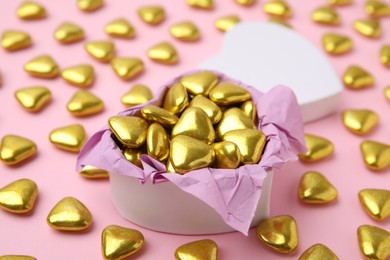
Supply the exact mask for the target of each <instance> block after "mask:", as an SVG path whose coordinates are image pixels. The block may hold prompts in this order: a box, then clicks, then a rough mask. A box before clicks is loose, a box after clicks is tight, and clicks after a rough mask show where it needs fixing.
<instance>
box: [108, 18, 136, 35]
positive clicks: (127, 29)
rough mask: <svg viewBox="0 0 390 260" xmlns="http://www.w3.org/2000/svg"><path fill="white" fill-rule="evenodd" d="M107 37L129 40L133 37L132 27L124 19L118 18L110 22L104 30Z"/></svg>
mask: <svg viewBox="0 0 390 260" xmlns="http://www.w3.org/2000/svg"><path fill="white" fill-rule="evenodd" d="M104 30H105V31H106V33H107V34H108V35H111V36H114V37H118V38H125V39H131V38H133V37H134V36H135V30H134V27H133V26H132V25H131V24H130V23H129V22H128V21H127V20H126V19H124V18H119V19H115V20H113V21H111V22H110V23H108V24H107V25H106V27H105V28H104Z"/></svg>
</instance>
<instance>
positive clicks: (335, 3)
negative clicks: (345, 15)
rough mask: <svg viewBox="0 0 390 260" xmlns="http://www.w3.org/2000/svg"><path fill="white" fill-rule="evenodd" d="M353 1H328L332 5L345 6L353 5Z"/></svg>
mask: <svg viewBox="0 0 390 260" xmlns="http://www.w3.org/2000/svg"><path fill="white" fill-rule="evenodd" d="M352 2H353V0H328V3H329V4H330V5H335V6H345V5H350V4H352Z"/></svg>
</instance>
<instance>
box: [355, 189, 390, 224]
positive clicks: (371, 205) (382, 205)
mask: <svg viewBox="0 0 390 260" xmlns="http://www.w3.org/2000/svg"><path fill="white" fill-rule="evenodd" d="M359 200H360V203H361V204H362V205H363V207H364V209H365V211H366V212H367V213H368V214H369V215H370V216H371V217H372V218H374V219H376V220H383V219H386V218H388V217H390V190H381V189H364V190H361V191H360V192H359Z"/></svg>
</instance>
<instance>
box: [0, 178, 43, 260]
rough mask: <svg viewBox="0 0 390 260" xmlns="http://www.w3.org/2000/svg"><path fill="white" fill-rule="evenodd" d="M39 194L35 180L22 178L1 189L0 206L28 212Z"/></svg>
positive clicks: (13, 210) (16, 211) (13, 211)
mask: <svg viewBox="0 0 390 260" xmlns="http://www.w3.org/2000/svg"><path fill="white" fill-rule="evenodd" d="M37 196H38V186H37V185H36V184H35V182H33V181H32V180H29V179H20V180H17V181H14V182H11V183H10V184H8V185H6V186H5V187H3V188H1V189H0V208H2V209H4V210H6V211H9V212H12V213H26V212H29V211H30V210H32V208H33V207H34V202H35V199H36V198H37ZM0 259H1V258H0Z"/></svg>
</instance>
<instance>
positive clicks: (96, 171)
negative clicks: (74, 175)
mask: <svg viewBox="0 0 390 260" xmlns="http://www.w3.org/2000/svg"><path fill="white" fill-rule="evenodd" d="M80 175H81V176H83V177H85V178H88V179H103V178H108V177H109V173H108V172H107V171H106V170H103V169H100V168H96V167H94V166H90V165H85V166H84V167H83V169H82V170H81V172H80Z"/></svg>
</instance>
